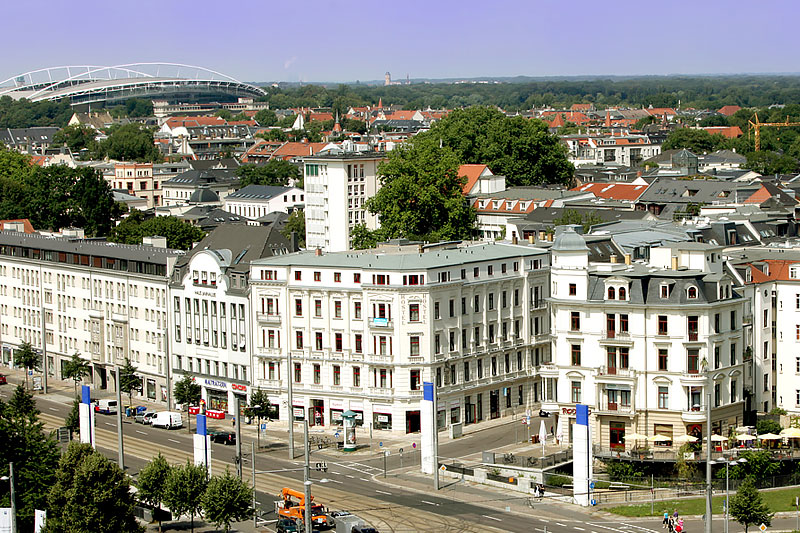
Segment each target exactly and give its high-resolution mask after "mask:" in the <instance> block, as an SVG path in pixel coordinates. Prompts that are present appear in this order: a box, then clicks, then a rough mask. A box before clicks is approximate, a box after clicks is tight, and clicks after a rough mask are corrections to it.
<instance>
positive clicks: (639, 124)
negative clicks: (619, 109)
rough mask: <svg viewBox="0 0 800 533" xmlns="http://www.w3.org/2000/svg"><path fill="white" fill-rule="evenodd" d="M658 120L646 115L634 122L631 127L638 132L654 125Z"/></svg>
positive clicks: (655, 117) (653, 116)
mask: <svg viewBox="0 0 800 533" xmlns="http://www.w3.org/2000/svg"><path fill="white" fill-rule="evenodd" d="M658 120H659V118H658V117H657V116H655V115H647V116H646V117H642V118H640V119H639V120H637V121H636V124H634V125H633V129H635V130H640V129H642V128H644V127H645V126H649V125H650V124H655V123H656V122H658Z"/></svg>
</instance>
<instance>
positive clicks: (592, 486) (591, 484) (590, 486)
mask: <svg viewBox="0 0 800 533" xmlns="http://www.w3.org/2000/svg"><path fill="white" fill-rule="evenodd" d="M589 488H590V489H594V481H592V482H591V483H589Z"/></svg>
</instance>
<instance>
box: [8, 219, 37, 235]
mask: <svg viewBox="0 0 800 533" xmlns="http://www.w3.org/2000/svg"><path fill="white" fill-rule="evenodd" d="M20 222H22V231H23V232H24V233H36V230H35V229H33V224H31V221H30V220H28V219H27V218H15V219H9V220H0V231H4V230H8V229H10V228H7V227H6V225H10V224H13V223H17V224H18V223H20Z"/></svg>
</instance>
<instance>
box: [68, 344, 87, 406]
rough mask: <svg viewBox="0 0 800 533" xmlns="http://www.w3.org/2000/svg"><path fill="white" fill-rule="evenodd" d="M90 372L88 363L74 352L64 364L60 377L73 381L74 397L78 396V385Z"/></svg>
mask: <svg viewBox="0 0 800 533" xmlns="http://www.w3.org/2000/svg"><path fill="white" fill-rule="evenodd" d="M90 371H91V370H90V369H89V361H87V360H86V359H84V358H83V357H81V355H80V354H79V353H78V352H75V353H73V354H72V357H70V358H69V360H68V361H67V362H66V363H65V364H64V366H63V368H62V370H61V377H63V378H64V379H71V380H72V381H73V384H74V389H75V396H78V383H80V382H81V381H83V378H85V377H86V376H88V375H89V372H90Z"/></svg>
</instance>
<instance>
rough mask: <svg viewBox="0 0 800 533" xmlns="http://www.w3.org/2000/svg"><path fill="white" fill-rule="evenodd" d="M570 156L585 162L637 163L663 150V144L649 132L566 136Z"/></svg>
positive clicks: (573, 160) (577, 163) (588, 163)
mask: <svg viewBox="0 0 800 533" xmlns="http://www.w3.org/2000/svg"><path fill="white" fill-rule="evenodd" d="M561 141H562V142H564V143H565V144H566V145H567V159H569V161H570V163H572V164H573V165H575V166H576V167H578V166H581V165H609V164H613V165H624V166H634V165H637V164H639V163H641V162H642V161H644V160H645V159H650V158H651V157H655V156H657V155H659V154H660V153H661V144H659V143H655V142H652V141H651V140H650V138H649V137H648V136H647V135H623V136H614V135H565V136H563V137H561Z"/></svg>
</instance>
